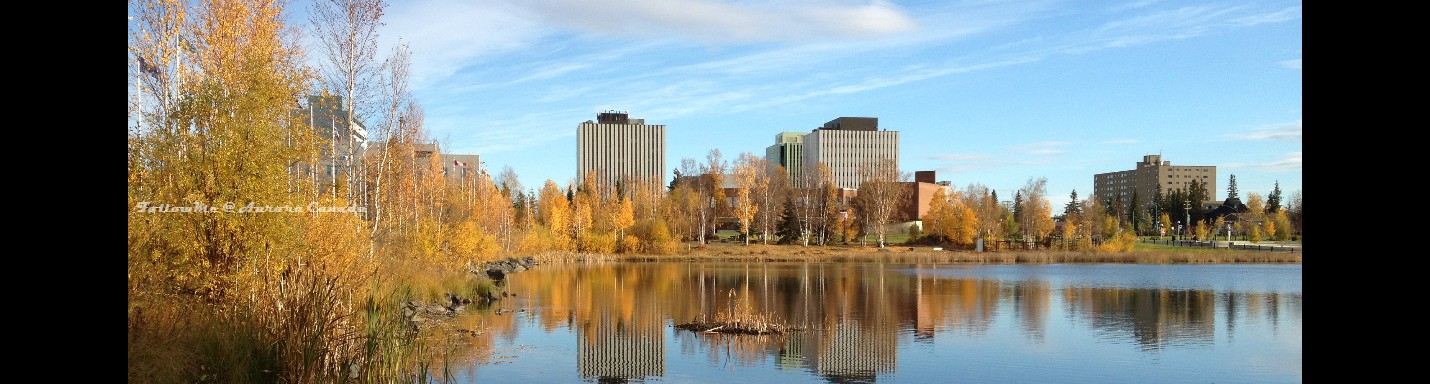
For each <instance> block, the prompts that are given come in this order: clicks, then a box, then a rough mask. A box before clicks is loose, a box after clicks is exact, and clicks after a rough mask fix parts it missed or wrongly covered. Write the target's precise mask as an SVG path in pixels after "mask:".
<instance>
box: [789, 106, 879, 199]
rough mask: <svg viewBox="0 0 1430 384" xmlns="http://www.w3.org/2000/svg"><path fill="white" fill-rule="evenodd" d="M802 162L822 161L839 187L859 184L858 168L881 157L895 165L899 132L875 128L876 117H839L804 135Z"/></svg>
mask: <svg viewBox="0 0 1430 384" xmlns="http://www.w3.org/2000/svg"><path fill="white" fill-rule="evenodd" d="M802 149H803V152H804V164H806V165H808V166H813V165H815V164H817V163H821V162H822V163H824V164H825V165H826V166H828V167H829V170H830V172H832V173H833V174H834V182H835V183H836V184H838V185H839V187H840V188H850V189H857V188H859V182H860V181H863V179H862V178H861V177H860V176H859V170H860V168H862V167H865V166H872V165H874V164H875V163H876V162H878V161H880V160H884V159H892V160H893V161H894V166H895V168H897V167H898V165H899V132H898V131H888V130H883V131H881V130H879V118H877V117H840V118H837V119H834V120H830V121H829V122H828V123H824V126H823V127H820V128H815V129H814V131H812V132H810V133H809V134H807V135H805V136H804V144H803V148H802Z"/></svg>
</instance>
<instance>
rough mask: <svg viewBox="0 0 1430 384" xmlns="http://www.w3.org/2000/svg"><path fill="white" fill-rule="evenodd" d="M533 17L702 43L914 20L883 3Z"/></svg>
mask: <svg viewBox="0 0 1430 384" xmlns="http://www.w3.org/2000/svg"><path fill="white" fill-rule="evenodd" d="M527 8H528V9H530V10H531V11H532V13H533V14H535V15H537V16H539V17H541V18H543V19H545V20H547V21H549V22H552V23H554V24H557V25H561V26H563V27H565V28H570V29H574V30H579V31H584V32H590V33H596V34H602V35H611V36H629V37H641V38H658V39H668V38H679V39H688V40H692V41H697V42H702V43H750V42H766V41H803V40H819V39H825V38H829V37H831V36H834V37H874V36H883V35H888V34H894V33H903V32H909V31H913V30H914V29H915V28H916V27H917V23H916V22H915V20H914V19H913V18H912V17H910V16H909V15H908V14H907V13H906V12H905V11H904V10H903V9H901V8H899V7H898V6H895V5H893V4H889V3H887V2H883V1H875V2H872V3H867V4H860V5H849V4H839V3H837V2H834V3H832V4H831V2H827V1H775V2H753V3H731V2H719V1H710V0H609V1H600V2H595V1H582V0H569V1H568V0H555V1H541V2H530V3H529V4H527Z"/></svg>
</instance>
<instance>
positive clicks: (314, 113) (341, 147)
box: [296, 95, 368, 190]
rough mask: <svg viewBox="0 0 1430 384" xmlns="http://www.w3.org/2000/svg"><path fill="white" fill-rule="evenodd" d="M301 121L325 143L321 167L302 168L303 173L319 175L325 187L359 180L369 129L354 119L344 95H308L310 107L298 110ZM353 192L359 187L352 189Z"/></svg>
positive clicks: (307, 166) (320, 148) (309, 166)
mask: <svg viewBox="0 0 1430 384" xmlns="http://www.w3.org/2000/svg"><path fill="white" fill-rule="evenodd" d="M296 113H297V114H298V118H299V119H301V120H302V121H305V122H307V123H308V125H309V127H311V128H312V129H313V132H314V133H316V134H317V135H318V137H319V140H321V142H320V144H321V146H319V150H320V151H321V152H322V153H321V155H320V157H319V158H318V161H317V164H312V165H307V164H304V165H301V166H300V167H299V169H300V170H299V172H300V173H302V174H315V175H316V178H317V179H318V182H319V184H320V187H321V188H324V189H326V188H330V187H332V184H333V182H334V181H335V180H338V179H341V178H348V179H349V180H353V182H357V183H360V182H362V180H363V179H362V178H360V177H356V174H357V173H358V172H359V169H358V165H359V164H360V161H361V159H362V157H363V154H364V153H365V152H366V151H367V147H368V141H367V126H366V125H364V124H363V122H362V120H360V119H351V117H352V116H351V115H352V114H351V113H350V112H349V111H348V110H347V109H344V104H343V98H342V97H341V96H318V95H313V96H308V103H307V105H305V106H303V107H302V108H300V109H299V110H297V111H296ZM350 187H352V188H353V189H355V190H356V189H358V187H355V186H350Z"/></svg>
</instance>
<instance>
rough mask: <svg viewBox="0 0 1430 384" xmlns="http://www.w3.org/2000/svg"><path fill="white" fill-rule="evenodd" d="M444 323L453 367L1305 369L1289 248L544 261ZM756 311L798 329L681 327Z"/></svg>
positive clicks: (578, 376) (1240, 375)
mask: <svg viewBox="0 0 1430 384" xmlns="http://www.w3.org/2000/svg"><path fill="white" fill-rule="evenodd" d="M505 286H506V290H507V292H511V293H514V294H515V295H516V296H515V297H509V298H506V299H503V300H501V301H500V302H499V303H498V304H496V305H494V306H492V307H491V308H485V309H478V310H473V311H468V313H467V314H465V315H462V316H461V317H460V318H458V319H457V321H456V322H455V325H454V328H459V329H469V330H477V331H478V334H476V335H473V334H471V333H463V332H455V331H454V332H451V334H452V335H453V336H449V339H448V340H449V342H450V344H449V345H452V346H453V348H455V350H456V351H457V352H454V353H453V355H452V356H453V357H452V358H451V360H449V363H447V364H446V365H447V368H446V369H447V370H448V372H447V375H448V377H449V378H451V379H453V380H455V381H456V382H464V383H475V382H542V383H548V382H593V381H600V382H623V381H652V382H655V381H669V382H757V383H798V382H825V381H832V382H875V381H878V382H916V383H926V382H955V383H956V382H967V383H989V382H1028V383H1151V382H1156V383H1299V382H1302V381H1303V377H1302V343H1301V335H1302V316H1301V313H1302V311H1301V308H1302V305H1301V287H1302V283H1301V265H1300V264H1274V265H1267V264H1256V265H1238V264H1218V265H1139V264H1053V265H967V264H937V265H936V264H923V265H909V264H889V263H850V262H840V263H761V262H750V263H731V262H720V263H666V262H658V263H657V262H647V263H602V264H551V265H541V266H538V267H536V268H535V269H532V270H529V271H525V272H520V273H516V274H512V275H508V278H507V281H506V282H505ZM722 314H726V315H728V314H747V315H748V314H763V315H768V316H771V317H773V318H774V319H775V320H779V321H780V322H782V323H786V324H789V325H792V326H795V327H800V328H803V329H804V330H803V331H797V332H787V333H784V334H780V335H764V336H753V335H723V334H710V333H694V332H690V331H686V330H679V329H676V328H675V327H674V326H675V325H676V324H680V323H685V322H689V321H692V320H701V319H713V318H715V317H717V316H721V315H722Z"/></svg>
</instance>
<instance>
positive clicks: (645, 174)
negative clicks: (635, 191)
mask: <svg viewBox="0 0 1430 384" xmlns="http://www.w3.org/2000/svg"><path fill="white" fill-rule="evenodd" d="M588 172H595V173H596V180H597V181H598V182H601V183H615V182H617V181H620V180H639V179H646V180H651V181H657V182H658V183H657V184H655V185H659V186H664V185H665V172H666V171H665V125H646V123H645V119H632V118H630V115H629V114H627V113H626V112H615V111H605V112H601V113H599V114H597V115H596V121H591V120H586V122H584V123H581V124H580V125H579V126H577V127H576V177H577V178H578V179H585V177H586V174H587V173H588Z"/></svg>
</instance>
